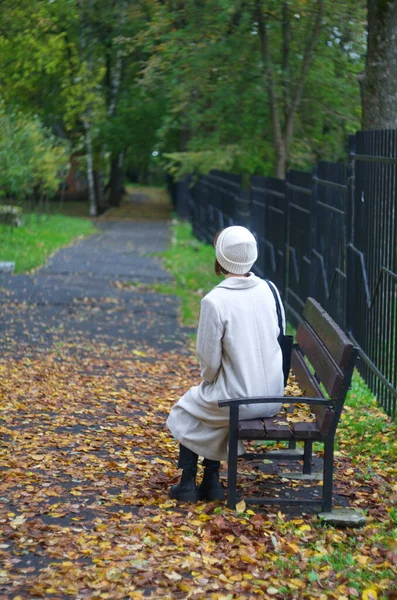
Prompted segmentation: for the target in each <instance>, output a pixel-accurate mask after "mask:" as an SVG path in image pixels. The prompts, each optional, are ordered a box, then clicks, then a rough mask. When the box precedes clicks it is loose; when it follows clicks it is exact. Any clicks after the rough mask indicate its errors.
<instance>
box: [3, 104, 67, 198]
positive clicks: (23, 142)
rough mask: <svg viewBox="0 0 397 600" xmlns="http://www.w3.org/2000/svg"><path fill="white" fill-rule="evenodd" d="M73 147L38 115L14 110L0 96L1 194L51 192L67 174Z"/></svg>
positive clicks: (24, 195)
mask: <svg viewBox="0 0 397 600" xmlns="http://www.w3.org/2000/svg"><path fill="white" fill-rule="evenodd" d="M69 156H70V148H69V144H68V142H67V141H66V140H62V139H60V138H57V137H56V136H54V135H53V134H52V133H51V131H50V130H49V129H48V128H47V127H45V126H44V125H43V124H42V123H41V122H40V120H39V119H38V117H35V116H29V115H24V114H22V113H20V112H16V111H10V110H9V109H7V108H6V106H5V104H4V102H2V101H1V100H0V197H1V196H3V197H9V198H16V199H17V200H23V199H25V198H26V196H29V195H31V194H33V193H36V194H37V193H38V194H40V195H45V196H51V195H53V194H55V192H56V191H57V189H58V187H59V185H60V183H61V182H62V180H63V179H64V178H65V177H66V174H67V171H68V168H69Z"/></svg>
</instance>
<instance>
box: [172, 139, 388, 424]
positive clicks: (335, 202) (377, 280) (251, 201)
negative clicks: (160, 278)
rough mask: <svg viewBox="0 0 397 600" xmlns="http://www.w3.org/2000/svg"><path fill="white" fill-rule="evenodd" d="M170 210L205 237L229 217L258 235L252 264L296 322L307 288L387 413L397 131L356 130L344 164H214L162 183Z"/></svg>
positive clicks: (228, 221)
mask: <svg viewBox="0 0 397 600" xmlns="http://www.w3.org/2000/svg"><path fill="white" fill-rule="evenodd" d="M170 191H171V194H172V197H173V202H174V206H175V209H176V211H177V212H178V214H179V215H180V216H181V217H183V218H188V219H189V220H190V221H191V223H192V225H193V231H194V233H195V235H196V236H197V237H198V238H199V239H202V240H204V241H206V242H208V243H212V241H213V238H214V235H215V233H216V232H217V231H218V230H219V229H222V228H223V227H227V226H229V225H232V224H241V225H245V226H247V227H249V228H250V229H251V231H252V232H253V233H254V235H255V236H256V239H257V242H258V251H259V257H258V261H257V262H256V264H255V268H254V270H255V272H256V273H257V274H258V275H259V276H261V277H266V278H269V279H271V280H272V281H274V282H275V283H276V285H277V286H278V288H279V290H280V292H281V293H282V295H283V298H284V303H285V307H286V310H287V315H288V318H289V320H290V321H291V322H292V323H293V324H295V325H297V323H298V322H299V320H300V318H301V312H302V308H303V306H304V304H305V301H306V298H307V297H308V296H312V297H314V298H315V299H316V300H318V301H319V302H320V304H321V305H322V306H323V307H324V308H325V310H327V312H328V313H329V314H330V315H331V316H332V317H333V318H334V319H335V321H336V322H337V323H338V324H339V325H340V326H341V327H342V328H343V329H344V330H345V331H347V333H348V334H349V335H350V337H351V339H352V340H353V341H354V343H355V344H356V345H357V347H358V348H359V351H360V357H361V360H360V361H359V366H358V368H359V371H360V373H361V374H362V376H363V377H364V379H365V381H366V382H367V384H368V386H369V388H370V389H371V390H372V392H373V393H374V394H375V395H376V397H377V399H378V402H379V403H380V404H381V405H382V406H383V407H384V409H385V410H386V411H387V412H388V414H390V415H392V416H393V417H394V416H395V415H396V404H397V131H369V132H359V133H357V134H356V135H355V136H350V139H349V156H348V163H347V165H344V164H341V163H331V162H324V161H321V162H319V163H318V164H317V166H316V167H315V168H314V169H313V171H312V172H311V173H307V172H302V171H289V172H288V175H287V177H286V179H285V180H279V179H274V178H271V177H259V176H253V177H251V180H250V187H249V190H248V191H246V190H243V189H242V185H241V178H240V177H239V176H237V175H232V174H229V173H222V172H219V171H213V172H211V173H210V174H209V175H206V176H202V177H200V178H199V179H198V180H197V181H196V183H195V184H194V185H192V180H191V179H189V180H188V179H187V180H185V181H183V182H179V183H176V184H173V186H172V188H170Z"/></svg>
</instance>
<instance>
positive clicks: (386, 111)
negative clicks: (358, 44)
mask: <svg viewBox="0 0 397 600" xmlns="http://www.w3.org/2000/svg"><path fill="white" fill-rule="evenodd" d="M367 7H368V47H367V58H366V65H365V71H364V73H363V74H362V75H360V77H359V81H360V87H361V103H362V109H363V113H362V128H363V129H395V128H397V2H396V1H395V0H367Z"/></svg>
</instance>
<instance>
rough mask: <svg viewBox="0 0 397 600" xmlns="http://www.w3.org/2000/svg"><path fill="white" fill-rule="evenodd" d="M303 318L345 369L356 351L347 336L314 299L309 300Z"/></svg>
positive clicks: (337, 362) (338, 363)
mask: <svg viewBox="0 0 397 600" xmlns="http://www.w3.org/2000/svg"><path fill="white" fill-rule="evenodd" d="M303 316H304V317H305V319H306V321H308V323H309V324H310V326H311V327H312V328H313V329H314V331H315V332H316V334H317V335H318V337H319V338H320V340H321V341H322V342H323V344H324V345H325V346H326V347H327V350H328V352H329V353H330V354H331V356H332V358H333V359H334V361H335V362H336V364H337V365H338V366H339V367H342V368H343V369H345V368H346V367H347V366H348V364H349V361H350V358H351V354H352V352H353V349H354V346H353V343H352V342H351V341H350V340H349V338H348V337H347V335H346V334H345V333H344V332H343V331H342V329H341V328H340V327H339V325H337V324H336V323H335V321H334V320H333V319H332V318H331V317H330V316H329V314H328V313H326V312H325V310H324V309H323V308H322V306H320V304H319V303H318V302H316V300H314V299H313V298H308V299H307V301H306V304H305V308H304V311H303Z"/></svg>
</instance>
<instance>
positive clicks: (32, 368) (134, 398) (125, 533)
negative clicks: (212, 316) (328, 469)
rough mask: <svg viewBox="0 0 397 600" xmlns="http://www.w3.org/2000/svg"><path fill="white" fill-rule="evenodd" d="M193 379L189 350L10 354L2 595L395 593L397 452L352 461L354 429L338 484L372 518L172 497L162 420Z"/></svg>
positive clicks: (0, 494)
mask: <svg viewBox="0 0 397 600" xmlns="http://www.w3.org/2000/svg"><path fill="white" fill-rule="evenodd" d="M197 378H198V369H197V363H196V360H195V358H194V357H193V356H181V355H180V354H177V353H174V352H165V353H164V352H163V353H159V352H156V351H155V350H151V349H148V348H141V349H140V350H136V351H135V352H133V353H132V355H131V356H128V355H125V354H123V353H121V354H120V352H119V351H118V352H109V351H106V352H101V351H99V350H98V353H97V355H93V354H90V356H88V357H86V358H84V356H80V357H79V358H78V359H77V358H76V357H71V356H70V355H64V356H62V355H60V354H59V353H57V354H51V353H49V354H47V355H46V356H41V357H40V358H39V359H25V360H20V361H13V360H7V361H6V362H5V361H3V362H2V364H1V367H0V382H1V383H0V390H1V398H2V401H1V403H2V420H1V426H0V432H1V434H2V441H1V455H0V456H1V462H0V469H1V474H2V478H1V484H0V507H1V508H0V515H1V516H0V532H1V536H0V539H1V543H0V564H1V569H0V594H1V593H2V594H3V595H2V596H1V597H4V598H14V599H15V598H35V597H38V598H40V597H45V598H63V597H79V598H110V599H113V598H114V599H118V598H143V597H145V596H146V597H151V598H163V597H164V598H170V599H171V598H193V599H203V598H214V599H225V598H230V599H232V598H257V597H259V598H260V597H263V598H267V597H272V598H322V599H325V598H339V599H340V598H342V599H343V598H361V597H367V598H371V597H372V598H377V597H378V598H380V597H387V596H386V592H387V591H389V592H391V585H392V580H393V573H394V574H395V568H396V558H397V555H396V552H395V548H393V531H392V518H391V517H392V515H391V514H390V513H391V511H390V506H391V500H392V495H393V494H394V496H396V492H397V487H396V480H395V478H394V477H395V471H394V473H393V468H394V467H395V465H394V464H389V465H388V462H387V457H380V460H382V461H383V466H382V470H378V469H377V464H376V461H373V460H372V459H373V457H371V456H370V454H369V455H368V456H367V458H366V459H365V458H364V457H363V460H362V461H359V463H358V464H356V465H353V464H352V462H351V461H350V460H349V459H348V458H347V456H346V454H345V452H344V448H345V446H347V445H349V444H351V442H352V440H351V439H350V438H349V429H348V428H346V427H344V428H342V430H341V436H340V439H341V443H340V451H339V452H340V453H339V454H338V457H337V467H338V468H337V488H338V493H339V494H341V495H343V494H347V495H348V496H349V501H350V505H352V506H357V507H360V508H364V509H365V510H367V511H368V517H369V519H368V524H367V526H366V527H365V528H363V529H358V530H354V529H349V530H335V529H333V528H330V527H326V526H322V525H321V524H319V522H318V520H317V518H316V517H315V516H314V515H303V516H302V515H296V516H292V517H291V516H289V517H287V516H286V515H284V514H282V513H281V512H277V510H274V511H273V510H272V511H269V512H259V511H258V512H255V511H245V512H244V513H239V514H236V513H233V512H231V511H229V510H227V509H226V508H225V506H224V504H223V503H220V502H218V503H209V504H204V503H200V504H198V505H196V506H194V505H178V504H177V503H176V502H175V501H172V500H169V499H168V496H167V490H168V488H169V485H170V484H171V483H173V482H175V481H176V480H177V476H178V472H177V470H176V467H175V462H176V450H177V447H176V444H175V443H174V441H173V440H172V439H171V437H170V435H169V434H168V432H167V430H166V429H165V427H164V420H165V416H166V414H167V412H168V410H169V408H170V406H171V405H172V404H173V402H174V401H175V400H176V399H177V398H178V397H179V396H180V395H181V393H183V391H184V390H185V389H186V388H187V387H188V386H189V385H191V383H192V381H196V380H197ZM345 425H346V423H345ZM383 435H385V436H390V437H392V436H393V435H394V434H393V432H392V430H391V428H390V431H389V432H384V434H383ZM387 465H388V466H387ZM258 472H259V473H260V471H258ZM251 476H252V475H251V473H250V472H249V471H248V472H247V474H246V477H242V483H243V485H244V487H245V486H248V485H250V481H251V480H250V477H251ZM256 477H257V475H256ZM269 477H270V475H266V473H264V474H263V478H262V485H266V484H267V482H268V478H269ZM272 477H273V478H275V479H277V476H272ZM281 483H282V484H283V486H284V487H285V486H287V487H288V486H292V485H295V484H294V483H291V482H286V481H285V482H281ZM394 516H395V515H394ZM365 590H367V592H366V594H367V596H365V595H364V596H363V595H362V594H363V592H364V591H365ZM368 590H372V591H371V592H368ZM382 592H383V593H384V594H385V595H384V596H382ZM389 597H390V598H391V597H393V596H391V595H389Z"/></svg>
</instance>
